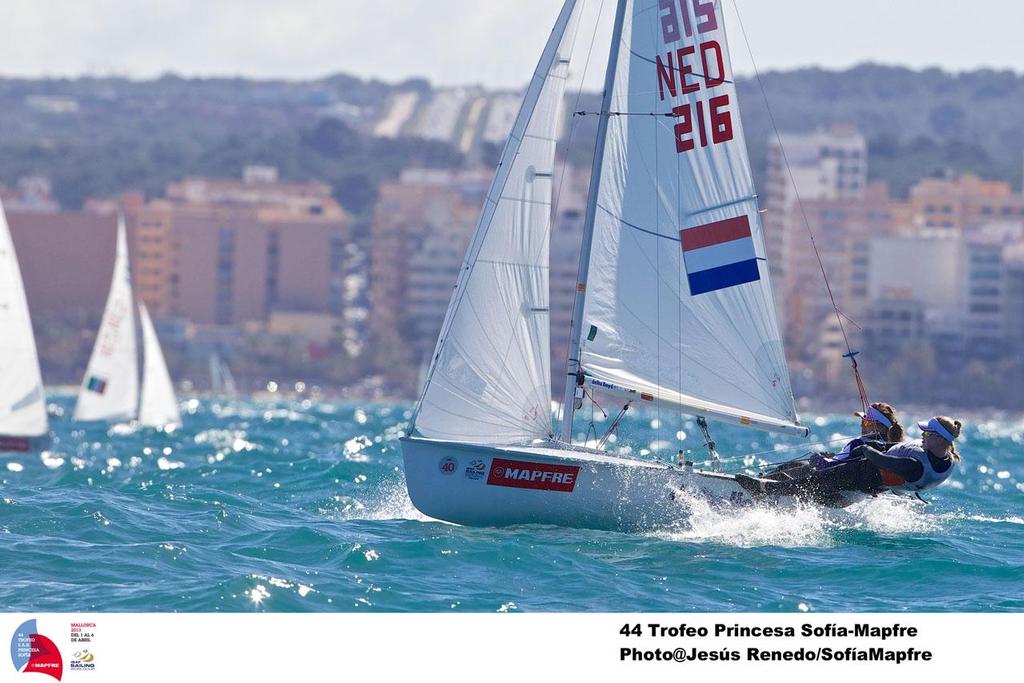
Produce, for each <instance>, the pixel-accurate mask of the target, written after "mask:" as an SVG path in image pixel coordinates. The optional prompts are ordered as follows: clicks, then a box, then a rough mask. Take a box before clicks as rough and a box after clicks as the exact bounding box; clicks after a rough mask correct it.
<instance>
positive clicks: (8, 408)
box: [0, 204, 49, 452]
mask: <svg viewBox="0 0 1024 683" xmlns="http://www.w3.org/2000/svg"><path fill="white" fill-rule="evenodd" d="M0 331H2V332H0V452H4V451H31V450H34V449H35V448H37V447H39V446H41V445H42V442H44V441H46V437H47V434H48V433H49V424H48V420H47V416H46V401H45V397H44V394H43V379H42V375H41V373H40V371H39V356H38V354H37V352H36V341H35V337H34V336H33V334H32V320H31V318H30V317H29V312H28V301H27V300H26V298H25V286H24V284H23V282H22V280H21V270H20V269H19V267H18V257H17V255H16V254H15V253H14V242H13V241H12V239H11V231H10V228H9V227H8V225H7V217H6V215H5V214H4V208H3V205H2V204H0Z"/></svg>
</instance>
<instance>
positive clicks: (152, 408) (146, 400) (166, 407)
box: [139, 303, 181, 428]
mask: <svg viewBox="0 0 1024 683" xmlns="http://www.w3.org/2000/svg"><path fill="white" fill-rule="evenodd" d="M139 319H140V320H141V322H142V357H143V363H142V400H141V401H140V403H139V423H140V424H142V425H143V426H145V427H163V428H176V427H180V426H181V412H180V411H179V410H178V399H177V398H175V396H174V385H173V384H172V383H171V375H170V373H168V372H167V362H166V361H165V360H164V354H163V351H162V350H161V349H160V340H159V339H157V336H156V330H154V329H153V321H152V320H150V318H149V311H147V310H146V305H145V304H143V303H140V304H139Z"/></svg>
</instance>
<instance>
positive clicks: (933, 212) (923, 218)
mask: <svg viewBox="0 0 1024 683" xmlns="http://www.w3.org/2000/svg"><path fill="white" fill-rule="evenodd" d="M910 203H911V205H912V207H913V211H914V224H915V227H917V228H918V229H919V230H921V232H922V233H923V234H929V235H935V236H940V237H942V236H948V237H957V236H959V235H963V234H965V233H970V232H972V231H974V230H977V229H979V228H982V227H984V226H986V225H989V224H992V223H1005V222H1018V223H1019V222H1024V194H1018V193H1015V192H1013V189H1012V188H1011V187H1010V184H1009V183H1004V182H999V181H990V180H981V179H980V178H976V177H974V176H962V177H958V178H926V179H924V180H922V181H920V182H919V183H917V185H915V186H914V187H913V188H911V190H910Z"/></svg>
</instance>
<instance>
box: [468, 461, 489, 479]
mask: <svg viewBox="0 0 1024 683" xmlns="http://www.w3.org/2000/svg"><path fill="white" fill-rule="evenodd" d="M486 471H487V463H485V462H484V461H483V460H474V461H473V462H471V463H469V467H467V468H466V478H467V479H483V478H484V472H486Z"/></svg>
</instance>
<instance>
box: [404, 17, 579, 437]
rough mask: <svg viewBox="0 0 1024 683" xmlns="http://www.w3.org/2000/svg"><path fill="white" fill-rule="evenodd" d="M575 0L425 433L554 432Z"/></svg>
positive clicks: (492, 210) (503, 189) (507, 161)
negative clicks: (552, 238) (558, 185)
mask: <svg viewBox="0 0 1024 683" xmlns="http://www.w3.org/2000/svg"><path fill="white" fill-rule="evenodd" d="M576 5H577V3H576V2H575V0H567V1H566V2H565V4H564V5H563V7H562V11H561V13H560V14H559V17H558V20H557V22H556V23H555V27H554V29H553V31H552V33H551V36H550V38H549V39H548V43H547V46H546V47H545V49H544V52H543V54H542V56H541V59H540V62H539V64H538V66H537V69H536V71H535V72H534V75H533V79H532V80H531V82H530V85H529V87H528V89H527V91H526V95H525V97H524V100H523V104H522V107H521V109H520V111H519V114H518V116H517V118H516V121H515V123H514V124H513V126H512V131H511V133H510V136H509V139H508V142H507V143H506V145H505V148H504V151H503V152H502V155H501V161H500V163H499V165H498V169H497V172H496V174H495V177H494V180H493V182H492V184H491V187H490V190H489V192H488V194H487V199H486V201H485V203H484V207H483V211H482V214H481V216H480V221H479V223H478V224H477V227H476V231H475V232H474V234H473V238H472V241H471V243H470V246H469V249H468V251H467V254H466V258H465V261H464V262H463V266H462V270H461V272H460V275H459V278H458V282H457V284H456V288H455V291H454V293H453V295H452V299H451V302H450V304H449V306H448V312H447V314H446V316H445V320H444V323H443V325H442V328H441V333H440V335H439V337H438V342H437V346H436V349H435V351H434V355H433V357H432V362H431V367H430V370H429V372H428V374H427V382H426V386H425V388H424V391H423V395H422V397H421V399H420V403H419V406H418V407H417V412H416V416H415V418H414V421H415V426H416V429H417V430H418V432H419V433H420V434H422V435H424V436H427V437H430V438H437V439H450V440H456V441H462V442H469V443H487V444H513V443H526V442H529V441H531V440H533V439H537V438H545V437H547V436H549V435H550V434H551V417H550V401H551V379H550V370H549V368H550V360H549V358H550V349H549V346H550V340H549V333H550V330H549V315H548V268H549V266H548V242H549V233H550V227H551V225H550V224H551V200H552V186H553V182H554V178H553V176H554V157H555V144H556V138H557V132H558V127H559V123H560V121H561V116H562V112H561V104H562V98H563V93H564V90H565V82H566V79H567V77H568V71H569V53H570V51H571V48H572V45H573V42H574V37H575V31H576V27H577V25H578V13H577V11H576Z"/></svg>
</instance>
